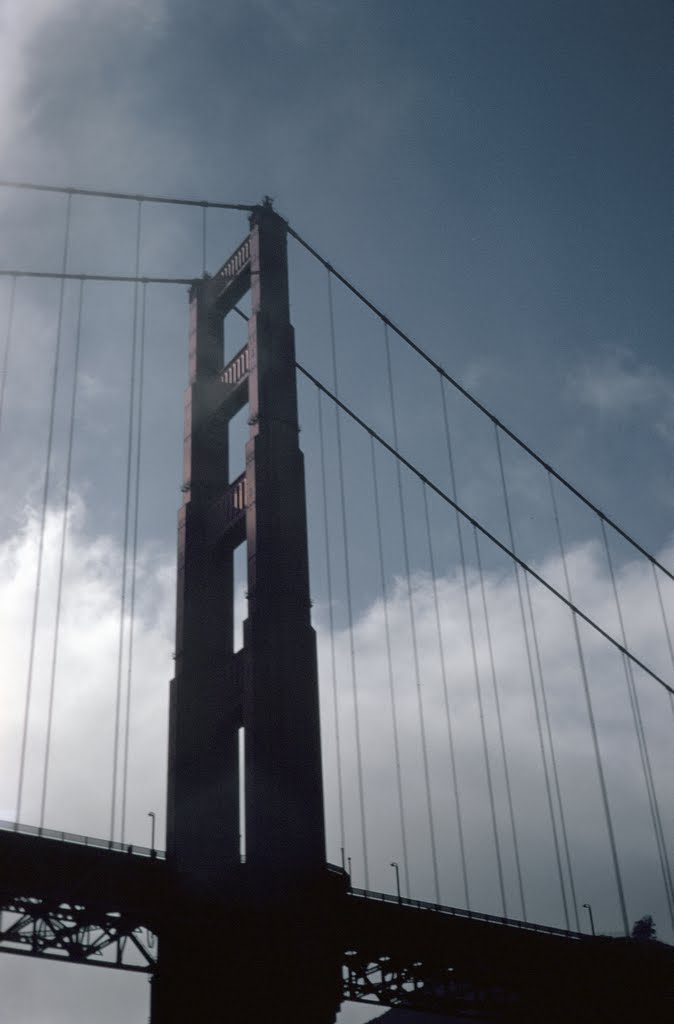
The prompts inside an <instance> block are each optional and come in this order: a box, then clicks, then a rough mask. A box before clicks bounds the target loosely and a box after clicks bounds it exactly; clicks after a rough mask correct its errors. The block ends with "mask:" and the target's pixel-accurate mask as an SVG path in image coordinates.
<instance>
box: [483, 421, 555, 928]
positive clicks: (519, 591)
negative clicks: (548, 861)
mask: <svg viewBox="0 0 674 1024" xmlns="http://www.w3.org/2000/svg"><path fill="white" fill-rule="evenodd" d="M493 422H494V436H495V438H496V451H497V455H498V464H499V470H500V474H501V487H502V489H503V502H504V505H505V513H506V521H507V524H508V538H509V540H510V550H511V551H513V552H515V553H516V549H515V534H514V531H513V524H512V516H511V514H510V499H509V497H508V488H507V485H506V478H505V469H504V467H503V454H502V452H501V438H500V435H499V427H498V424H497V423H496V421H493ZM514 568H515V582H516V584H517V599H518V603H519V609H520V619H521V621H522V632H523V634H524V644H525V648H526V655H527V665H528V669H529V683H530V686H531V696H532V698H533V704H534V712H535V716H536V730H537V733H538V745H539V748H540V754H541V762H542V765H543V776H544V780H545V792H546V795H547V800H548V812H549V815H550V825H551V828H552V838H553V843H554V847H555V858H556V861H557V874H558V876H559V887H560V890H561V894H562V905H563V908H564V920H565V922H566V927H567V928H569V927H570V924H569V908H568V903H567V899H566V887H565V885H564V871H563V869H562V858H561V854H560V850H559V836H558V835H557V822H556V820H555V812H554V808H553V805H552V789H551V786H550V773H549V771H548V762H547V758H546V756H545V744H544V742H543V727H542V725H541V711H540V707H539V703H538V694H537V693H536V677H535V675H534V666H533V660H532V657H531V645H530V643H529V631H528V630H527V621H526V616H525V614H524V600H523V598H522V582H521V580H520V571H519V566H518V565H517V563H515V566H514Z"/></svg>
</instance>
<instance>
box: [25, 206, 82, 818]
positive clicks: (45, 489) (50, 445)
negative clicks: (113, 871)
mask: <svg viewBox="0 0 674 1024" xmlns="http://www.w3.org/2000/svg"><path fill="white" fill-rule="evenodd" d="M71 212H72V196H71V195H68V199H67V201H66V218H65V221H66V223H65V234H64V239H63V255H62V258H61V272H62V274H65V273H66V268H67V266H68V246H69V244H70V220H71ZM65 285H66V280H65V277H62V278H61V284H60V288H59V307H58V319H57V324H56V345H55V347H54V361H53V364H52V372H51V398H50V406H49V430H48V433H47V460H46V465H45V470H44V480H43V484H42V507H41V509H40V532H39V541H38V551H37V568H36V574H35V594H34V597H33V615H32V622H31V628H30V653H29V656H28V674H27V680H26V701H25V705H24V712H23V735H22V737H21V755H20V758H19V783H18V787H17V797H16V821H17V823H18V822H19V821H20V818H21V807H22V803H23V786H24V776H25V771H26V753H27V747H28V721H29V718H30V703H31V693H32V688H33V672H34V669H35V646H36V641H37V617H38V611H39V607H40V591H41V589H42V563H43V559H44V535H45V529H46V524H47V503H48V500H49V482H50V480H49V478H50V475H51V461H52V454H53V449H54V421H55V419H56V388H57V383H58V371H59V362H60V359H61V336H62V333H63V306H64V299H65Z"/></svg>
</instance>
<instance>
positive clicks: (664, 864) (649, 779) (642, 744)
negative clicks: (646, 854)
mask: <svg viewBox="0 0 674 1024" xmlns="http://www.w3.org/2000/svg"><path fill="white" fill-rule="evenodd" d="M600 523H601V533H602V539H603V542H604V551H605V553H606V561H607V563H608V569H609V575H610V578H611V586H612V589H613V598H614V600H615V606H616V611H617V612H618V624H619V626H620V638H621V640H622V644H623V647H627V633H626V631H625V620H624V618H623V613H622V605H621V603H620V598H619V596H618V586H617V583H616V577H615V570H614V567H613V559H612V558H611V550H610V548H609V544H608V537H607V536H606V525H605V523H604V520H603V519H600ZM622 663H623V668H624V670H625V682H626V684H627V692H628V695H629V700H630V708H631V711H632V720H633V722H634V731H635V733H636V736H637V744H638V747H639V756H640V758H641V767H642V770H643V773H644V782H645V784H646V792H647V794H648V804H649V808H650V812H651V821H652V824H653V832H654V834H655V842H656V845H657V848H658V856H659V858H660V870H661V871H662V878H663V882H664V885H665V892H666V893H667V901H668V903H669V915H670V918H671V921H672V926H673V927H674V897H673V894H672V874H671V870H670V866H669V858H668V856H667V843H666V841H665V835H664V832H663V829H662V818H661V816H660V806H659V803H658V796H657V792H656V789H655V782H654V779H653V771H652V768H651V759H650V756H649V754H648V745H647V743H646V734H645V732H644V723H643V718H642V716H641V707H640V705H639V694H638V692H637V688H636V684H635V682H634V673H633V671H632V665H631V663H630V662H629V660H628V659H627V658H626V657H625V655H624V654H623V656H622Z"/></svg>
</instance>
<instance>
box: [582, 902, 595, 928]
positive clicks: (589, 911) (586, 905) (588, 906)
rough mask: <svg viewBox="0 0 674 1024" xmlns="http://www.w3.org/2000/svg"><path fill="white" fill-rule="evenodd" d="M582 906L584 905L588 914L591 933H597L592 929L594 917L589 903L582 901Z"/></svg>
mask: <svg viewBox="0 0 674 1024" xmlns="http://www.w3.org/2000/svg"><path fill="white" fill-rule="evenodd" d="M583 906H584V907H585V909H586V910H587V912H588V914H589V915H590V929H591V931H592V934H593V935H596V934H597V933H596V932H595V930H594V917H593V916H592V907H591V906H590V904H589V903H583Z"/></svg>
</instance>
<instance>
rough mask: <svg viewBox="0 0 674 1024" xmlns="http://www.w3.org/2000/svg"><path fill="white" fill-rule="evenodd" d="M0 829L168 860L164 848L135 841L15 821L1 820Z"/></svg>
mask: <svg viewBox="0 0 674 1024" xmlns="http://www.w3.org/2000/svg"><path fill="white" fill-rule="evenodd" d="M0 831H2V832H18V833H19V834H20V835H24V836H40V837H41V838H42V839H54V840H57V841H58V842H61V843H75V844H76V845H77V846H91V847H93V848H95V849H97V850H115V851H116V852H118V853H129V854H133V855H134V856H136V857H150V858H152V859H153V860H166V854H165V852H164V851H163V850H152V849H150V847H149V846H137V845H136V844H135V843H117V842H113V841H112V840H111V839H96V838H95V837H92V836H83V835H79V834H78V833H76V832H64V831H61V830H59V829H54V828H43V827H41V826H39V825H23V824H20V823H18V822H15V821H2V820H0Z"/></svg>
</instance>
